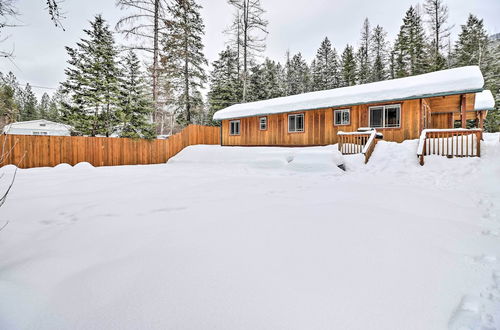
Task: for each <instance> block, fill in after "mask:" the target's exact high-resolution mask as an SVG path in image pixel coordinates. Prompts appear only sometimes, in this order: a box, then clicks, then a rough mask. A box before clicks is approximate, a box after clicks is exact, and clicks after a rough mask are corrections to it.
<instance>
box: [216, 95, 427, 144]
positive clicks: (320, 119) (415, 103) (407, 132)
mask: <svg viewBox="0 0 500 330" xmlns="http://www.w3.org/2000/svg"><path fill="white" fill-rule="evenodd" d="M388 104H401V119H400V124H401V125H400V127H399V128H377V131H379V132H382V133H383V134H384V140H388V141H396V142H401V141H403V140H407V139H417V138H418V137H419V135H420V128H419V122H420V115H421V105H420V99H415V100H406V101H399V102H384V103H377V104H369V105H366V104H365V105H356V106H351V107H340V108H325V109H318V110H308V111H295V112H288V113H280V114H273V115H267V116H255V117H245V118H239V119H237V120H240V135H229V122H230V120H223V121H222V145H226V146H237V145H243V146H245V145H246V146H260V145H264V146H265V145H276V146H310V145H327V144H335V143H337V132H338V131H344V132H352V131H356V130H357V129H358V128H359V127H368V108H369V107H370V106H376V105H388ZM336 109H350V110H351V111H350V124H349V125H334V121H333V111H334V110H336ZM293 113H303V114H304V132H297V133H289V132H288V115H289V114H293ZM260 117H267V129H266V130H260V129H259V118H260Z"/></svg>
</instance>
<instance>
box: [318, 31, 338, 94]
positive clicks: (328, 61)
mask: <svg viewBox="0 0 500 330" xmlns="http://www.w3.org/2000/svg"><path fill="white" fill-rule="evenodd" d="M311 72H312V90H315V91H320V90H325V89H332V88H337V87H338V86H339V80H340V79H339V59H338V55H337V51H336V50H335V48H332V44H331V42H330V40H328V38H325V40H323V41H322V42H321V45H320V47H319V49H318V51H317V52H316V58H315V59H314V60H313V63H312V64H311Z"/></svg>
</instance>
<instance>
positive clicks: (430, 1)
mask: <svg viewBox="0 0 500 330" xmlns="http://www.w3.org/2000/svg"><path fill="white" fill-rule="evenodd" d="M424 9H425V12H426V14H427V17H428V24H429V27H430V31H431V36H430V37H431V45H430V47H431V56H430V70H431V71H437V70H442V69H444V68H445V67H446V57H445V55H444V50H445V48H446V46H447V40H448V38H449V37H450V30H451V28H452V27H451V26H447V21H448V6H446V5H445V4H444V2H443V0H426V1H425V3H424Z"/></svg>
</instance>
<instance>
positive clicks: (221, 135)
mask: <svg viewBox="0 0 500 330" xmlns="http://www.w3.org/2000/svg"><path fill="white" fill-rule="evenodd" d="M222 123H223V122H222V121H221V122H220V145H221V147H222Z"/></svg>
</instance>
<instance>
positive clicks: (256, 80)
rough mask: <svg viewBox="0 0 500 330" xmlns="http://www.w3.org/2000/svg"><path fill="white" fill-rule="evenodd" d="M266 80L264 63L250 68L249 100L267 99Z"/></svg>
mask: <svg viewBox="0 0 500 330" xmlns="http://www.w3.org/2000/svg"><path fill="white" fill-rule="evenodd" d="M265 88H266V86H265V81H264V67H263V65H261V64H260V65H255V66H253V67H251V68H250V77H249V81H248V92H247V101H249V102H252V101H260V100H265V99H267V93H266V90H265Z"/></svg>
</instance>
